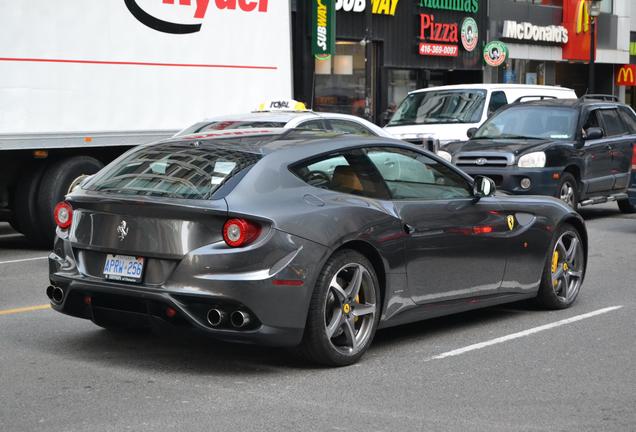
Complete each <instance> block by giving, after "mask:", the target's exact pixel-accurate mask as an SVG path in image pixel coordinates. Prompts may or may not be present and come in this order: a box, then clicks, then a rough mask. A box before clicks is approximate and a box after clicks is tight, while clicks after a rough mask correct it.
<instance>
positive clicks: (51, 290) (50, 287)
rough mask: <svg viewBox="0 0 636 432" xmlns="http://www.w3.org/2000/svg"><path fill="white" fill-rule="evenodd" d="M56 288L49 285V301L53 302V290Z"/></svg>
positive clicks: (47, 288)
mask: <svg viewBox="0 0 636 432" xmlns="http://www.w3.org/2000/svg"><path fill="white" fill-rule="evenodd" d="M54 289H55V288H54V287H53V286H52V285H49V286H48V287H46V296H47V297H48V298H49V300H53V290H54Z"/></svg>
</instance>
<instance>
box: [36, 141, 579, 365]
mask: <svg viewBox="0 0 636 432" xmlns="http://www.w3.org/2000/svg"><path fill="white" fill-rule="evenodd" d="M494 191H495V188H494V185H493V184H492V180H489V179H487V178H485V177H481V178H476V179H475V180H473V179H471V178H470V177H469V176H467V175H466V174H464V173H463V172H462V171H460V170H459V169H457V168H455V167H453V166H452V165H451V164H449V163H447V162H445V161H443V160H442V159H441V158H439V157H437V156H435V155H433V154H431V153H427V152H424V151H422V150H421V149H420V148H418V147H416V146H412V145H409V144H407V143H404V142H402V141H398V140H394V139H390V138H384V137H373V136H356V135H347V134H335V133H333V132H315V131H301V130H296V129H294V130H284V129H278V130H269V131H268V130H252V131H249V130H246V131H217V132H209V133H207V134H204V135H200V136H197V135H188V136H185V137H183V138H179V137H177V138H174V139H172V140H168V141H164V142H161V143H157V144H153V145H146V146H142V147H138V148H136V149H134V150H131V151H130V152H128V153H127V154H125V155H124V156H123V157H122V158H120V159H118V160H117V161H115V162H113V163H112V164H110V165H109V166H108V167H106V168H105V169H104V170H102V171H100V172H99V173H98V174H97V175H95V176H94V177H93V178H91V180H90V181H89V182H88V183H86V184H84V185H82V186H81V187H80V188H79V189H77V190H76V191H75V192H73V193H72V194H70V195H69V196H68V197H67V201H65V202H62V203H60V204H59V205H58V206H57V207H56V211H55V219H56V221H57V225H58V229H57V240H56V243H55V249H54V251H53V252H52V253H51V254H50V255H49V266H50V267H49V268H50V275H49V278H50V282H51V285H50V286H49V287H48V289H47V295H48V296H49V298H50V299H51V303H52V307H53V308H54V309H55V310H57V311H59V312H62V313H65V314H69V315H72V316H76V317H79V318H85V319H90V320H93V321H94V322H95V323H96V324H97V325H100V326H102V327H106V328H119V327H122V326H123V327H145V326H156V327H158V328H161V326H162V325H169V326H180V327H181V328H184V329H185V328H195V329H199V330H201V331H203V332H206V333H208V334H209V335H212V336H214V337H217V338H220V339H224V340H228V341H236V342H250V343H259V344H269V345H277V346H299V349H300V351H301V352H302V353H304V354H305V355H306V356H307V357H308V358H309V359H311V360H313V361H316V362H320V363H324V364H328V365H333V366H341V365H346V364H351V363H353V362H355V361H357V360H358V359H359V358H360V357H361V356H362V355H363V354H364V352H365V351H366V350H367V348H368V347H369V345H370V344H371V341H372V339H373V336H374V334H375V331H376V329H377V328H381V327H390V326H395V325H398V324H403V323H407V322H413V321H417V320H421V319H424V318H430V317H434V316H439V315H444V314H451V313H457V312H462V311H466V310H469V309H474V308H478V307H484V306H491V305H495V304H500V303H505V302H512V301H516V300H521V299H528V298H535V299H536V301H537V302H538V303H539V304H541V305H543V306H544V307H547V308H554V309H561V308H566V307H568V306H570V305H571V304H572V303H573V302H574V301H575V299H576V297H577V295H578V293H579V291H580V289H581V284H582V283H583V278H584V276H585V269H586V262H587V234H586V230H585V225H584V222H583V220H582V219H581V217H580V216H579V215H578V214H577V213H576V212H574V211H573V210H572V209H570V208H568V207H567V206H566V205H564V204H563V203H561V202H559V201H558V200H556V199H554V198H544V197H495V196H493V193H494Z"/></svg>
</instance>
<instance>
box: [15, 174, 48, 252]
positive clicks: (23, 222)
mask: <svg viewBox="0 0 636 432" xmlns="http://www.w3.org/2000/svg"><path fill="white" fill-rule="evenodd" d="M45 168H46V166H45V165H44V164H37V165H33V166H29V167H26V169H25V170H24V173H23V174H22V175H21V176H20V177H19V178H18V183H17V185H16V188H15V199H14V204H13V211H14V220H13V221H12V222H13V223H12V224H11V225H12V226H13V227H14V228H15V229H16V230H17V231H19V232H21V233H22V234H24V235H25V236H26V237H27V239H28V240H29V242H30V243H33V244H35V245H38V246H39V245H44V244H45V241H44V238H43V236H42V234H43V231H42V226H41V224H40V216H39V213H38V206H37V203H38V200H37V198H38V189H39V187H40V182H41V179H42V174H43V173H44V169H45ZM14 223H15V225H13V224H14Z"/></svg>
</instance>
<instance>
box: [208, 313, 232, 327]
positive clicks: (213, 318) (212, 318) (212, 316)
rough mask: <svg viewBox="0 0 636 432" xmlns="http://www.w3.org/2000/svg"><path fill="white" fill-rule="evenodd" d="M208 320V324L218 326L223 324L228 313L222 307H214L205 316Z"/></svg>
mask: <svg viewBox="0 0 636 432" xmlns="http://www.w3.org/2000/svg"><path fill="white" fill-rule="evenodd" d="M205 317H206V318H207V320H208V324H210V325H211V326H212V327H218V326H220V325H221V324H223V323H224V322H225V320H226V318H227V314H226V313H225V312H224V311H222V310H221V309H215V308H212V309H210V310H209V311H208V313H207V314H206V316H205Z"/></svg>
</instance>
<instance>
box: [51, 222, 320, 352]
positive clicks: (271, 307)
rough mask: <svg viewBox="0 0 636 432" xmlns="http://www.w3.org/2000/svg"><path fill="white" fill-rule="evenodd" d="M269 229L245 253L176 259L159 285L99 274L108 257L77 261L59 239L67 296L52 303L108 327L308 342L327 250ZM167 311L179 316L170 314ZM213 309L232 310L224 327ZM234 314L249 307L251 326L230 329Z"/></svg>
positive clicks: (214, 248) (55, 280)
mask: <svg viewBox="0 0 636 432" xmlns="http://www.w3.org/2000/svg"><path fill="white" fill-rule="evenodd" d="M270 234H271V235H268V236H267V238H266V239H264V240H263V241H262V242H260V243H261V244H255V245H254V247H253V248H251V249H250V248H245V249H246V250H244V251H239V250H236V249H234V250H229V249H224V248H223V247H221V246H219V245H210V246H206V247H203V248H201V249H197V250H195V251H192V252H190V253H189V254H187V255H186V256H184V257H183V258H182V259H180V260H179V261H178V263H176V264H175V266H174V267H173V268H172V269H171V270H170V271H169V274H166V279H165V281H163V282H162V283H160V284H153V285H148V284H134V283H125V282H116V281H109V280H105V279H103V278H101V277H98V276H97V275H96V274H95V270H94V269H95V268H98V267H99V266H100V265H101V266H102V267H103V262H102V264H100V263H99V262H94V263H93V264H94V265H92V266H89V265H87V264H86V263H85V262H84V261H86V256H87V255H83V258H81V259H80V260H79V262H78V260H76V259H75V256H76V255H77V256H82V252H81V251H78V250H77V249H74V248H73V247H72V246H71V244H70V242H69V241H68V240H67V239H62V238H58V239H57V242H56V245H55V246H56V247H55V250H54V252H53V253H51V255H50V256H49V279H50V281H51V284H52V285H53V286H56V287H59V288H61V289H62V290H63V291H64V298H63V300H62V301H61V302H59V303H55V302H52V303H51V304H52V307H53V309H55V310H56V311H58V312H61V313H65V314H67V315H71V316H75V317H79V318H84V319H90V320H93V321H94V322H95V323H97V324H100V325H103V326H108V325H119V324H121V325H124V326H126V325H134V326H145V327H162V326H163V325H169V326H170V325H171V326H175V327H181V328H190V329H196V330H200V331H203V332H205V333H207V334H209V335H211V336H213V337H215V338H218V339H222V340H226V341H233V342H244V343H255V344H262V345H270V346H294V345H297V344H299V343H300V341H301V340H302V336H303V332H304V327H305V323H306V320H307V312H308V309H309V302H310V300H311V294H312V291H313V286H314V283H315V277H316V275H317V273H318V271H319V270H320V266H321V264H322V262H323V261H324V259H325V258H326V254H327V250H326V248H324V247H323V246H320V245H318V244H316V243H313V242H309V241H307V240H304V239H301V238H298V237H294V236H291V235H289V234H286V233H282V232H280V231H276V230H272V232H271V233H270ZM250 246H251V245H250ZM104 253H117V251H112V252H111V251H104V252H103V253H102V252H99V253H98V252H94V251H93V252H92V255H91V259H92V260H93V261H95V260H96V259H97V258H94V257H96V256H98V255H99V254H102V255H103V254H104ZM277 281H293V282H294V283H289V284H287V283H278V282H277ZM301 282H302V283H301ZM86 297H90V299H91V300H90V302H88V301H85V298H86ZM168 308H171V309H173V310H174V311H176V314H175V315H174V316H170V315H171V314H167V313H166V310H167V309H168ZM212 308H216V309H220V310H222V311H223V312H225V313H226V319H225V320H224V322H223V324H222V325H219V326H212V325H211V324H210V323H209V322H208V319H207V312H208V311H209V310H210V309H212ZM234 311H242V312H247V313H248V314H249V316H250V324H249V325H247V326H245V327H241V328H236V327H234V326H232V325H231V323H230V321H229V316H230V314H231V313H232V312H234Z"/></svg>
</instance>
